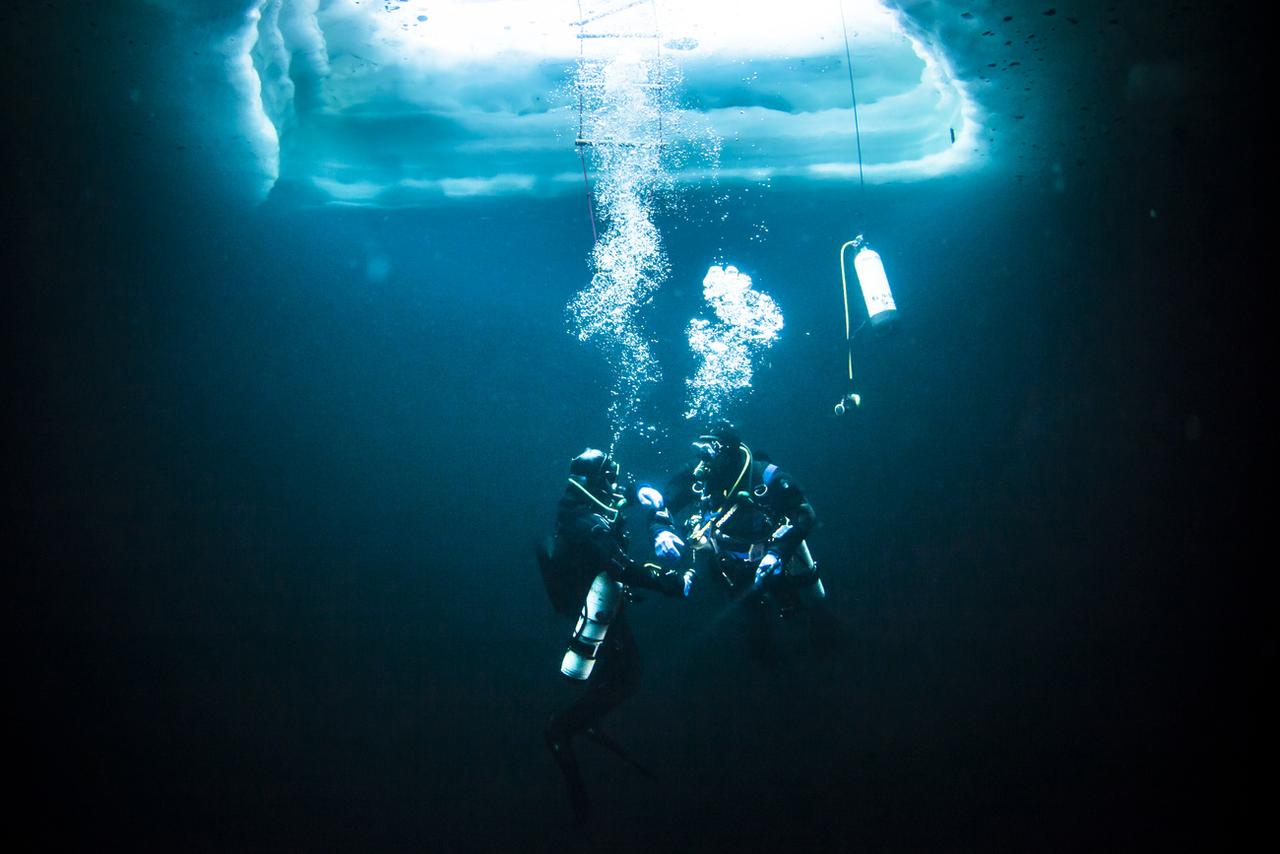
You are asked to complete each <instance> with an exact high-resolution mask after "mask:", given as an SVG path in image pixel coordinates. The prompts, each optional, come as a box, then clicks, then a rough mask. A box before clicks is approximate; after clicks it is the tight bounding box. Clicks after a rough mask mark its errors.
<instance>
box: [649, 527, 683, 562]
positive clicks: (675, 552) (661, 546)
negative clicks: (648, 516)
mask: <svg viewBox="0 0 1280 854" xmlns="http://www.w3.org/2000/svg"><path fill="white" fill-rule="evenodd" d="M683 547H684V540H682V539H680V538H679V537H677V536H676V535H675V532H674V531H659V532H658V536H656V537H654V538H653V553H654V554H656V555H657V556H658V557H659V558H661V559H663V560H669V561H678V560H680V549H682V548H683Z"/></svg>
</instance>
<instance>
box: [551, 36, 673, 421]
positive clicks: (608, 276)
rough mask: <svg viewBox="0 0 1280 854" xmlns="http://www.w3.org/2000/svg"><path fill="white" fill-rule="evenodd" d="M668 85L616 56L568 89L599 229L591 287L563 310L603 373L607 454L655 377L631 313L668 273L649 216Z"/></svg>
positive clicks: (651, 68)
mask: <svg viewBox="0 0 1280 854" xmlns="http://www.w3.org/2000/svg"><path fill="white" fill-rule="evenodd" d="M675 76H676V75H675V69H674V68H673V67H672V66H670V65H669V64H668V63H665V62H664V61H663V60H662V59H661V58H658V57H650V58H642V57H638V56H635V55H624V56H619V57H615V58H613V59H609V60H594V61H586V60H584V61H583V62H582V63H580V64H579V66H578V70H577V74H576V76H575V80H574V88H575V91H576V94H577V96H578V98H579V103H580V104H581V106H582V110H581V115H582V125H581V127H580V129H579V133H580V135H581V139H582V140H584V141H585V142H584V144H585V145H586V146H587V150H588V151H589V152H590V157H591V162H592V165H593V166H594V167H595V172H596V179H595V182H594V186H593V187H592V197H593V202H594V210H595V215H596V217H597V218H598V219H599V221H600V222H601V224H602V225H603V229H602V231H601V233H600V234H599V236H598V239H597V241H596V244H595V247H594V248H593V249H592V251H591V258H590V262H591V268H592V276H591V283H590V285H588V287H586V288H585V289H583V290H582V291H580V292H579V293H578V294H577V295H576V296H575V297H574V298H573V299H572V300H571V301H570V302H569V305H568V313H569V323H570V327H571V329H572V330H573V332H574V334H576V335H577V337H578V339H579V340H581V341H584V342H592V343H593V344H595V345H596V346H597V347H598V349H599V350H600V352H601V354H602V355H603V357H604V358H605V361H606V362H607V363H608V365H609V368H610V371H611V373H612V379H613V387H612V389H611V392H610V396H611V400H610V403H609V420H610V424H611V426H612V428H613V441H614V443H615V444H616V443H617V441H618V438H619V437H620V436H621V434H622V433H623V431H625V430H627V429H628V428H643V426H644V425H643V424H642V423H641V422H640V420H639V409H640V402H641V399H642V397H643V395H644V389H645V386H647V385H650V384H652V383H656V382H657V381H658V380H660V379H661V377H662V371H661V368H660V367H659V365H658V362H657V359H656V358H655V357H654V354H653V348H652V344H651V341H650V339H649V337H648V336H647V335H646V334H645V332H644V328H643V324H642V323H641V318H640V309H641V307H642V306H644V305H645V304H646V303H648V302H649V301H650V299H652V296H653V293H654V291H655V290H657V288H658V287H659V286H660V285H661V284H662V282H663V281H664V280H665V279H666V278H667V275H668V273H669V270H670V267H669V263H668V261H667V257H666V253H665V252H664V250H663V246H662V239H661V235H660V234H659V232H658V228H657V226H656V225H655V224H654V217H653V214H654V210H655V205H656V204H658V203H659V202H660V201H661V200H662V198H663V197H665V196H666V195H667V194H668V193H669V191H670V190H671V186H672V181H671V174H670V171H669V169H668V168H667V164H666V163H665V162H664V161H665V153H664V148H665V146H664V140H663V134H664V132H665V129H664V127H663V114H664V108H666V109H667V110H668V111H669V104H667V103H666V101H667V99H668V98H669V94H668V93H669V92H670V91H671V88H670V87H671V85H672V83H673V80H674V78H675Z"/></svg>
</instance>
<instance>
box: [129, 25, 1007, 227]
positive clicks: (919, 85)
mask: <svg viewBox="0 0 1280 854" xmlns="http://www.w3.org/2000/svg"><path fill="white" fill-rule="evenodd" d="M151 2H152V3H154V4H157V5H161V6H165V7H167V8H169V9H171V10H173V11H174V12H175V13H176V14H179V15H185V16H187V18H188V22H189V23H190V25H191V28H192V30H193V32H194V31H200V32H207V31H208V26H209V25H208V21H207V20H206V19H205V18H201V17H199V16H197V15H196V13H195V12H191V11H189V10H188V9H187V6H186V5H185V4H182V3H178V2H177V0H151ZM226 5H227V7H228V10H227V11H226V12H225V13H222V14H224V15H225V16H226V17H225V19H224V20H223V21H222V23H221V32H223V33H225V35H224V36H223V37H221V42H220V43H219V44H218V45H217V47H218V50H217V51H215V52H213V53H214V54H215V55H216V56H218V57H219V59H218V60H217V61H221V62H222V63H223V65H224V75H223V78H224V80H223V82H224V86H225V87H226V88H227V89H228V90H229V91H231V92H232V93H233V94H234V97H235V99H236V101H237V103H238V105H239V106H238V116H237V118H236V122H237V124H238V128H237V130H238V132H239V133H241V134H243V136H244V137H245V138H246V139H248V140H249V141H250V143H251V144H249V145H247V146H243V147H234V148H232V149H228V151H226V152H224V153H223V155H222V156H226V157H237V158H244V157H251V158H253V159H254V162H255V166H254V168H255V169H256V174H257V179H256V181H255V187H256V188H257V191H258V192H260V194H262V195H266V194H268V193H270V192H273V191H274V192H278V193H282V194H287V193H289V192H292V193H295V194H297V198H299V199H303V200H315V201H319V202H337V203H343V204H360V205H374V206H398V205H413V204H422V203H429V202H437V201H446V200H449V199H453V198H456V197H457V196H459V195H513V194H516V195H554V194H561V193H565V192H577V191H580V190H581V185H580V184H577V185H575V183H574V182H573V181H567V180H565V179H564V176H565V175H566V174H572V173H573V172H574V171H575V169H576V168H577V166H578V163H577V155H576V153H575V151H574V140H575V137H576V132H577V110H576V99H575V98H574V97H572V87H571V86H570V85H568V83H569V81H570V80H571V78H572V76H573V74H574V69H575V67H576V66H577V64H578V62H579V57H580V56H582V57H584V58H586V59H587V60H592V59H607V58H608V57H609V56H610V54H611V53H616V52H618V51H619V50H621V49H622V47H621V46H622V45H623V43H624V42H625V44H626V46H627V48H628V49H632V50H653V51H654V52H655V53H661V54H662V55H663V56H666V57H668V58H669V59H670V60H671V61H672V62H674V63H677V64H678V65H679V69H680V78H681V82H680V85H679V92H678V94H677V97H676V98H675V101H676V106H675V107H674V109H675V111H676V112H678V113H680V114H681V115H676V116H672V121H671V123H670V125H671V127H673V128H685V129H688V130H689V132H690V133H693V132H694V130H697V133H698V134H699V138H698V140H696V141H695V140H694V139H692V138H689V139H683V140H682V139H672V140H669V142H670V144H671V145H673V146H680V145H685V146H689V147H691V148H692V147H693V146H695V145H701V144H703V143H704V142H705V137H706V134H707V133H710V134H714V135H715V136H716V137H718V138H719V139H720V140H722V141H723V145H722V147H721V149H720V151H719V158H718V162H717V163H716V164H714V165H713V166H709V165H708V164H707V163H706V162H705V160H703V159H701V158H698V157H693V156H691V157H688V158H685V160H684V165H683V167H682V168H679V169H677V170H676V171H675V173H674V174H673V176H672V177H673V180H675V181H677V182H689V181H701V180H703V179H705V178H707V177H708V176H709V175H710V174H711V173H713V172H714V173H715V174H716V175H717V176H718V177H719V178H720V179H721V180H723V181H759V180H765V179H769V180H777V179H785V180H796V181H808V182H839V181H843V182H848V181H856V180H860V179H863V178H864V179H865V180H867V181H871V182H874V181H881V180H884V181H907V180H918V179H923V178H928V177H932V176H935V175H940V174H947V173H950V172H954V171H957V170H960V169H963V168H965V167H966V166H968V165H971V164H972V162H973V161H974V159H975V155H976V153H977V151H978V149H979V148H980V145H981V143H980V140H981V139H982V138H983V134H982V133H981V128H980V121H981V115H980V112H979V110H978V108H977V106H976V105H975V103H974V101H973V99H972V98H971V97H970V95H969V91H968V88H967V85H966V81H963V80H960V79H957V78H956V77H955V75H954V74H953V72H952V70H951V65H950V62H949V61H948V59H947V57H946V56H945V54H944V53H943V52H942V50H941V48H940V47H939V45H938V44H937V43H936V42H935V41H933V40H931V39H930V38H928V37H926V36H925V35H924V34H922V33H921V32H919V31H917V30H916V29H914V28H913V27H912V25H911V22H910V21H909V20H908V19H906V18H905V17H904V16H903V15H902V14H901V13H900V12H897V11H895V10H892V9H890V8H888V7H887V6H885V5H883V4H881V3H880V2H878V0H844V7H843V8H844V14H845V20H846V22H847V30H848V33H849V36H850V40H851V46H852V49H853V71H854V83H855V84H856V89H857V95H858V102H859V123H860V131H861V141H862V145H861V148H862V158H863V161H864V162H863V167H864V168H862V169H859V168H858V167H857V165H856V163H854V162H853V160H852V158H851V157H850V151H851V150H852V145H851V143H852V142H853V133H854V127H853V121H852V111H851V109H850V106H851V102H850V88H849V77H848V67H847V65H846V62H845V55H844V39H843V36H842V34H841V32H840V16H839V14H838V13H837V12H838V9H837V8H836V7H835V4H834V3H832V2H831V0H793V2H790V3H786V4H764V3H761V4H750V5H749V6H747V7H745V10H744V6H743V4H741V3H740V2H738V0H699V2H697V3H690V2H677V0H655V2H653V3H650V2H641V3H627V2H625V0H611V2H609V3H604V2H584V3H583V4H582V13H581V14H582V15H583V18H584V19H586V18H592V20H591V21H589V22H588V23H585V24H582V25H580V26H575V22H576V21H578V20H579V17H578V16H579V6H578V4H577V3H571V2H557V3H550V2H537V3H534V2H528V0H487V2H475V0H431V2H426V0H403V2H384V0H246V2H243V3H238V4H232V3H228V4H226ZM618 8H620V11H617V12H616V13H613V14H602V13H606V12H608V10H609V9H618ZM655 10H656V13H657V22H658V25H659V26H658V27H657V29H655V25H654V13H655ZM596 16H598V17H596ZM645 33H652V34H653V35H654V36H655V37H654V38H650V39H648V40H646V39H643V38H628V39H625V40H622V39H610V38H607V37H605V38H601V37H598V36H609V35H618V34H626V35H630V36H635V35H637V34H641V35H643V34H645ZM580 35H591V36H595V37H593V38H587V39H580V38H579V36H580ZM580 50H581V53H580ZM193 61H196V60H193ZM200 61H205V60H200ZM222 120H223V118H222V117H216V118H200V117H197V118H194V119H193V121H222ZM953 131H954V134H955V142H954V143H953V141H952V137H951V133H952V132H953ZM244 171H245V170H238V171H235V174H242V173H243V172H244Z"/></svg>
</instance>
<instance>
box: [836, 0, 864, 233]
mask: <svg viewBox="0 0 1280 854" xmlns="http://www.w3.org/2000/svg"><path fill="white" fill-rule="evenodd" d="M839 4H840V32H841V33H842V34H843V35H844V64H845V67H846V68H848V69H849V97H850V98H851V99H852V100H853V138H854V140H855V141H856V142H857V146H858V188H859V190H860V191H861V192H862V193H865V192H866V189H867V185H866V182H865V181H863V179H862V131H861V129H860V128H859V127H858V93H857V92H856V91H855V90H854V88H853V51H852V50H851V49H850V47H849V26H848V24H846V23H845V20H844V0H839ZM843 251H844V250H841V252H843Z"/></svg>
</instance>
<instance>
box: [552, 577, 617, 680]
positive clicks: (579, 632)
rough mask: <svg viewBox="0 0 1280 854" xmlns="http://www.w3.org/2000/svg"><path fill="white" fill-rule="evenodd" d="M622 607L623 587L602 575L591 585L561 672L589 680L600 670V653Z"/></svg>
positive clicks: (571, 676)
mask: <svg viewBox="0 0 1280 854" xmlns="http://www.w3.org/2000/svg"><path fill="white" fill-rule="evenodd" d="M621 605H622V583H621V582H618V581H614V580H612V579H611V578H609V575H608V573H604V572H602V573H600V574H599V575H597V576H596V577H595V580H594V581H592V582H591V589H590V590H588V591H587V601H586V602H584V603H583V605H582V614H581V615H580V616H579V617H578V626H577V628H575V629H574V630H573V637H571V638H570V639H569V648H568V649H566V650H565V652H564V660H563V661H561V662H560V672H561V673H563V674H564V675H565V676H568V677H569V678H570V679H583V680H585V679H586V678H587V677H588V676H590V675H591V668H593V667H595V666H596V653H597V652H599V650H600V644H602V643H603V642H604V636H605V633H606V632H608V631H609V623H610V622H611V621H612V620H613V617H614V615H615V614H617V613H618V608H619V607H620V606H621Z"/></svg>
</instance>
